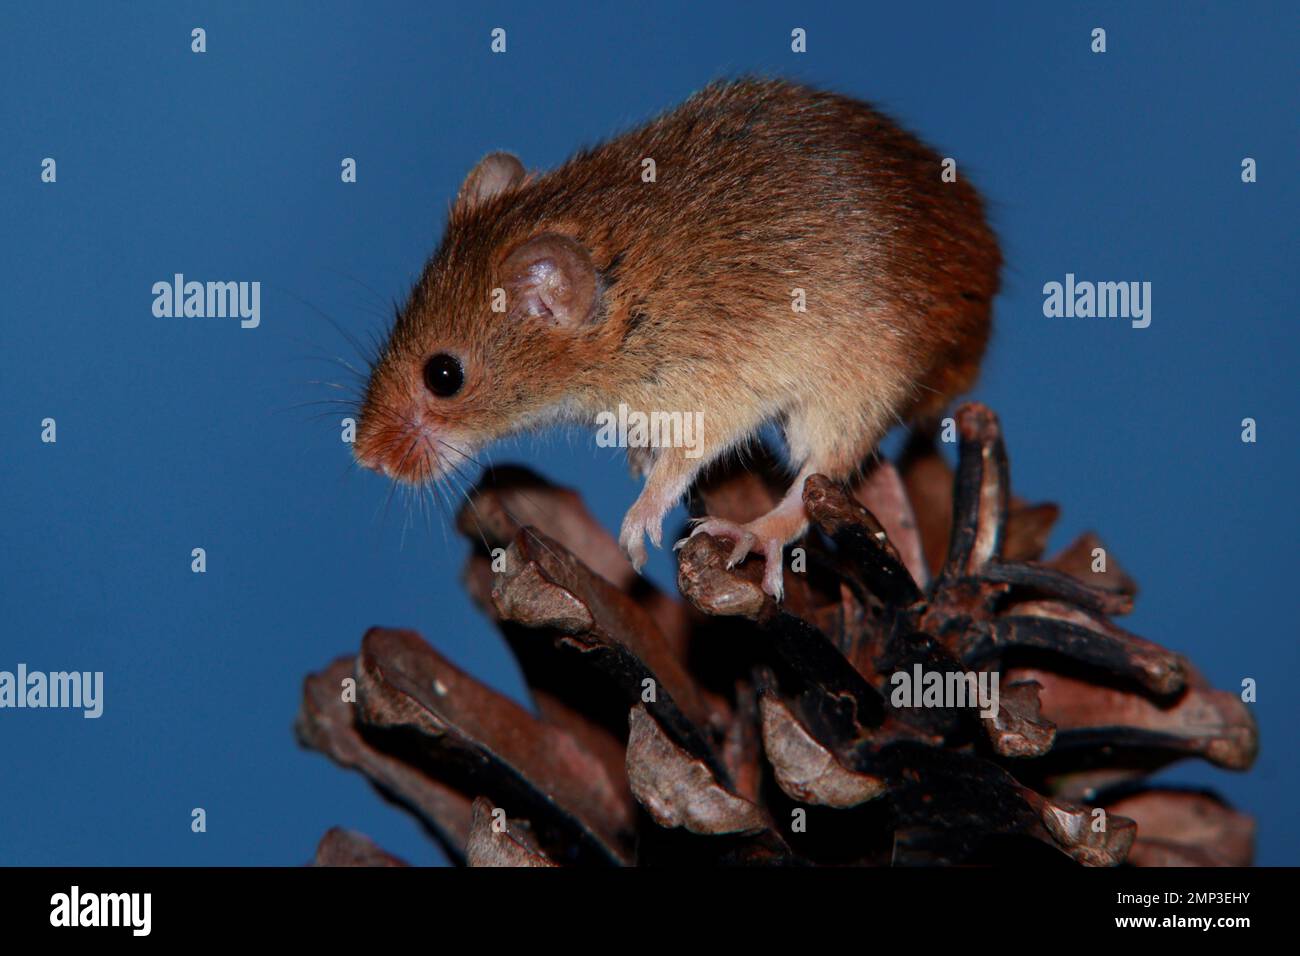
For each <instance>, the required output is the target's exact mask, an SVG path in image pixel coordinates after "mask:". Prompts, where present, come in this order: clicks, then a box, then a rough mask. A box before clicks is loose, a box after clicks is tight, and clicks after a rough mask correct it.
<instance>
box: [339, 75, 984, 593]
mask: <svg viewBox="0 0 1300 956" xmlns="http://www.w3.org/2000/svg"><path fill="white" fill-rule="evenodd" d="M646 159H653V160H654V164H655V172H656V178H655V181H653V182H646V181H643V178H642V170H643V161H644V160H646ZM940 162H941V161H940V158H939V156H938V155H937V154H935V153H934V152H933V151H932V150H931V149H929V148H928V147H927V146H925V145H924V144H923V143H922V142H921V141H920V140H918V139H917V138H916V137H914V136H913V135H912V134H910V133H908V132H906V131H904V130H903V129H902V128H900V127H899V126H898V125H897V124H895V123H894V122H893V121H891V120H890V119H888V118H886V117H885V116H883V115H881V114H880V113H878V112H876V111H875V110H874V109H872V108H871V107H870V106H868V105H866V104H865V103H862V102H859V101H857V100H854V99H851V98H849V97H846V96H841V95H838V94H835V93H829V92H822V91H817V90H813V89H809V88H806V87H803V86H798V85H795V84H791V83H788V82H784V81H779V80H753V79H747V80H740V81H733V82H725V83H717V84H714V85H711V86H709V87H707V88H706V89H704V90H702V91H701V92H699V93H697V94H695V95H694V96H692V97H690V98H689V99H688V100H687V101H686V102H685V103H683V104H682V105H680V106H679V107H677V108H676V109H673V110H670V111H669V112H666V113H664V114H663V115H661V116H659V117H658V118H657V119H655V120H653V121H651V122H649V123H647V124H645V125H644V126H641V127H639V128H637V129H634V130H632V131H630V132H628V133H625V134H623V135H621V136H618V137H616V138H614V139H611V140H609V141H607V142H605V143H603V144H601V145H598V146H595V147H592V148H589V149H584V150H582V151H581V152H579V153H577V154H576V155H574V156H573V157H572V158H571V159H569V160H568V161H567V162H565V163H564V164H563V165H561V166H559V167H558V168H556V169H553V170H551V171H549V172H543V173H535V174H529V173H527V172H525V170H524V168H523V166H522V165H521V164H520V163H519V161H518V160H517V159H515V158H514V157H513V156H511V155H509V154H505V153H494V154H491V155H489V156H488V157H486V158H485V159H484V160H482V162H480V163H479V165H478V166H476V167H475V168H474V170H473V171H471V173H470V174H469V176H468V177H467V179H466V181H465V183H464V185H463V186H462V187H461V190H460V194H459V195H458V197H457V199H456V201H455V203H454V204H453V206H452V210H451V214H450V217H449V221H448V224H447V229H446V232H445V235H444V237H443V240H442V243H441V245H440V246H439V248H438V250H437V251H436V252H435V253H434V255H433V257H432V258H431V259H430V261H429V263H428V265H427V266H426V268H425V269H424V272H423V274H422V276H421V278H420V279H419V281H418V283H417V284H416V286H415V288H414V289H413V291H412V293H411V296H410V298H409V300H408V302H407V304H406V306H405V308H404V309H403V310H402V311H401V313H400V315H399V317H398V320H397V322H396V325H395V327H394V329H393V331H392V334H391V336H390V338H389V341H388V343H387V345H386V347H385V349H384V351H383V353H382V355H381V356H380V358H379V360H378V362H377V363H376V365H375V368H374V369H373V370H372V375H371V380H370V384H369V387H368V389H367V393H366V400H365V403H364V406H363V410H362V417H361V422H360V426H359V430H358V435H357V441H356V443H355V446H354V450H355V454H356V456H357V458H358V459H359V460H360V461H361V462H362V463H363V464H366V465H369V466H371V467H375V468H377V469H379V470H382V471H384V472H385V473H387V474H389V475H391V476H392V477H394V478H398V479H402V480H408V481H415V482H421V481H428V480H436V479H438V478H440V477H442V476H444V475H445V474H446V473H447V472H448V471H450V470H452V469H454V468H457V467H460V466H463V465H464V464H465V463H466V462H468V461H469V460H470V458H471V457H472V456H473V454H474V452H475V451H476V450H477V449H479V448H481V447H482V446H484V445H485V444H487V443H489V442H491V441H493V440H495V439H498V438H501V437H503V436H506V435H509V434H511V433H514V432H517V431H520V430H522V429H527V428H531V427H535V426H540V425H545V424H549V423H552V422H556V421H570V422H582V423H587V424H590V423H591V422H592V421H593V420H594V417H595V416H596V415H597V414H598V413H600V412H608V411H610V410H612V409H616V408H617V407H618V406H619V405H620V404H626V405H627V406H628V407H629V408H631V409H636V410H642V411H646V412H650V411H654V410H666V411H684V412H694V411H697V410H698V411H702V412H703V424H704V439H705V448H704V454H703V455H702V456H700V457H699V458H694V459H692V458H689V457H687V455H686V454H685V452H684V450H683V449H679V448H658V449H647V450H642V451H639V452H638V453H637V454H636V455H635V460H636V462H637V464H638V465H639V466H640V467H641V468H642V469H643V470H644V471H645V472H646V476H647V477H646V485H645V488H644V489H643V491H642V494H641V496H640V497H639V498H638V499H637V501H636V503H635V504H634V505H633V506H632V508H631V509H630V510H629V512H628V514H627V517H626V519H625V521H624V524H623V529H622V534H621V537H620V540H621V541H622V543H623V545H624V547H625V549H626V550H627V551H628V553H629V556H630V557H631V558H632V560H633V563H634V564H637V565H638V566H639V565H640V564H641V563H642V562H643V561H644V560H645V546H644V543H643V537H644V536H648V537H649V538H650V539H651V541H652V542H653V543H655V544H656V545H658V544H660V540H661V537H660V527H661V524H662V521H663V517H664V515H665V514H666V513H667V512H668V511H669V510H670V509H671V508H672V507H673V506H674V504H675V503H676V502H677V501H678V500H679V499H680V497H681V496H682V495H683V494H684V493H685V492H686V490H687V489H688V488H689V486H690V485H691V483H692V481H693V480H694V479H695V477H696V476H697V475H698V473H699V470H700V468H702V467H703V466H705V465H707V464H708V463H709V462H710V461H712V460H714V459H716V458H717V457H718V456H720V455H722V454H725V453H726V452H728V451H730V450H732V449H734V448H736V447H737V446H738V445H740V444H741V443H743V442H745V441H747V440H749V439H751V438H752V437H753V436H754V435H755V433H756V432H757V431H758V429H760V428H761V427H762V426H763V425H764V424H766V423H769V422H777V423H779V424H780V426H781V427H782V429H783V431H784V434H785V438H786V443H787V446H788V451H789V456H790V460H791V464H792V466H793V467H794V468H795V469H796V470H797V472H798V474H797V477H796V478H795V481H794V483H793V484H792V486H791V489H790V492H789V494H788V495H787V496H786V498H785V499H784V500H783V501H782V502H781V504H780V505H778V506H777V507H776V508H775V509H774V510H773V511H772V512H771V513H769V514H768V515H765V516H763V517H762V518H759V519H758V520H757V521H754V522H750V523H749V524H748V525H744V526H741V525H734V524H731V523H729V522H723V521H719V520H717V519H708V520H706V521H705V522H703V523H702V524H701V525H700V526H699V527H698V528H697V531H707V532H709V533H712V534H717V535H721V536H723V537H727V538H730V539H732V540H734V541H735V542H736V546H735V550H734V552H733V555H732V560H733V562H734V561H739V560H741V559H742V558H743V557H744V555H745V554H746V553H748V552H750V551H753V550H758V551H761V553H762V554H763V556H764V558H765V559H766V561H767V566H768V567H767V570H768V573H767V575H766V576H765V586H766V587H767V588H768V590H769V591H771V592H773V593H775V594H777V595H778V596H779V594H780V590H781V562H780V558H781V548H782V546H783V545H784V544H785V543H787V542H788V541H789V540H791V539H793V538H794V537H796V536H798V535H799V534H801V533H802V532H803V530H804V529H805V527H806V523H807V522H806V517H805V516H804V514H803V508H802V498H801V492H802V486H803V481H804V479H805V478H806V477H807V475H809V474H813V473H822V474H825V475H828V476H830V477H832V478H840V479H842V478H847V477H849V476H850V475H851V474H852V473H853V472H854V471H855V469H857V468H858V467H859V466H860V464H861V463H862V462H863V460H864V458H865V457H866V456H867V455H869V454H870V453H871V451H872V450H873V449H874V447H875V445H876V444H877V442H878V441H879V440H880V439H881V438H882V437H883V436H884V434H885V433H886V432H887V431H888V430H889V429H890V427H892V426H893V425H894V424H897V423H900V422H909V421H918V420H925V419H933V418H934V417H936V416H937V415H938V414H939V413H940V412H941V411H942V410H943V408H944V407H945V406H946V405H947V404H948V402H949V401H950V400H951V399H952V398H953V397H954V396H956V395H957V394H959V393H961V392H963V391H965V390H966V389H968V388H969V387H970V386H971V384H972V383H973V382H974V380H975V377H976V375H977V372H978V369H979V364H980V360H981V358H982V356H983V353H984V349H985V345H986V342H987V340H988V336H989V330H990V319H991V308H992V302H993V298H994V296H995V294H996V293H997V290H998V273H999V268H1000V263H1001V257H1000V253H999V249H998V243H997V240H996V237H995V236H994V234H993V232H992V230H991V229H990V227H989V225H988V223H987V221H986V219H985V215H984V211H983V205H982V203H981V201H980V198H979V196H978V194H977V193H976V192H975V190H974V189H973V188H972V187H971V186H970V185H969V184H968V183H966V182H965V180H964V178H962V177H960V176H959V177H958V179H957V181H956V182H944V181H943V179H942V177H941V173H942V169H941V165H940ZM796 289H802V290H804V296H805V299H806V311H804V312H796V311H795V310H794V309H793V308H792V302H793V301H794V295H795V291H794V290H796ZM494 304H495V305H496V306H497V307H498V308H500V307H502V305H504V309H505V311H503V312H502V311H493V305H494ZM434 356H450V357H451V358H452V359H454V364H453V365H452V366H450V371H448V367H449V366H448V363H447V361H446V359H445V358H441V359H439V363H440V364H439V365H438V368H437V369H436V370H434V371H432V372H430V367H431V366H430V360H431V358H433V357H434ZM455 364H458V365H459V366H460V371H461V375H462V381H461V382H460V384H459V387H458V388H457V389H456V390H455V391H454V392H453V393H451V394H447V395H441V394H438V393H437V392H436V391H435V390H434V389H435V388H436V389H438V390H440V391H445V390H446V389H447V388H448V387H449V386H450V385H452V384H455V379H456V374H455V367H454V365H455ZM430 374H432V375H435V376H438V375H442V376H443V377H442V378H441V379H439V380H438V381H435V382H434V384H432V385H431V384H430V381H429V376H430Z"/></svg>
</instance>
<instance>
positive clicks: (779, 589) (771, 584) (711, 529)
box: [673, 518, 785, 601]
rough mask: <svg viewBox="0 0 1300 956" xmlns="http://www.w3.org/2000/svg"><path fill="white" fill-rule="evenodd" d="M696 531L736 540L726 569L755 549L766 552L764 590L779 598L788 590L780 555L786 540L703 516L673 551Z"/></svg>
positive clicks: (740, 525)
mask: <svg viewBox="0 0 1300 956" xmlns="http://www.w3.org/2000/svg"><path fill="white" fill-rule="evenodd" d="M697 534H707V535H712V536H713V537H715V538H718V539H720V540H723V541H731V542H733V544H732V548H731V554H730V555H728V556H727V568H728V570H730V569H731V568H734V567H735V566H736V565H738V564H740V562H741V561H743V560H745V558H746V557H747V556H748V555H750V554H753V553H755V552H758V553H761V554H762V555H763V561H764V565H765V566H764V568H763V590H764V591H765V592H766V593H768V594H770V595H771V596H772V597H773V598H775V599H776V600H777V601H780V600H781V597H782V595H784V593H785V574H784V571H785V569H784V568H783V567H782V564H781V555H782V551H783V548H784V546H785V543H784V542H783V541H781V540H780V539H778V538H760V537H759V535H757V534H756V533H755V532H753V531H751V530H750V529H749V528H748V527H746V526H745V525H743V524H737V523H736V522H734V521H727V520H726V519H725V518H702V519H700V520H699V521H698V522H697V523H696V526H695V528H694V529H693V530H692V531H691V533H690V534H689V535H688V536H687V537H685V538H683V539H682V540H681V541H678V542H677V543H676V544H675V545H673V550H674V551H677V550H680V549H681V547H682V545H684V544H685V543H686V542H687V541H689V540H690V539H691V538H693V537H695V536H696V535H697Z"/></svg>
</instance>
